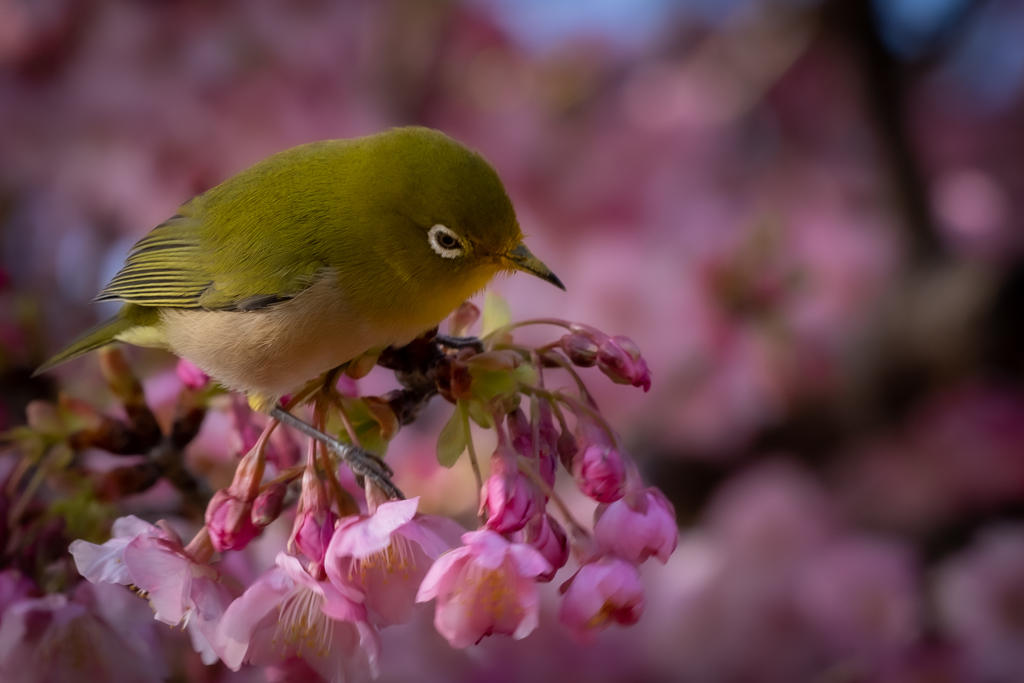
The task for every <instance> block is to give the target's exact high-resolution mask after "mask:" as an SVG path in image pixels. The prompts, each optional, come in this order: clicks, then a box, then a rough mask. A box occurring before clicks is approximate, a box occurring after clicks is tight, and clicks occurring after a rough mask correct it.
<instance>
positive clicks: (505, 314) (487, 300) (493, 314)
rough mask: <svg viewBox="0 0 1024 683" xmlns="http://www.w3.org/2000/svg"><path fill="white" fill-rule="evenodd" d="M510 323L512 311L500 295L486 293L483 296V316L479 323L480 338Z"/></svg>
mask: <svg viewBox="0 0 1024 683" xmlns="http://www.w3.org/2000/svg"><path fill="white" fill-rule="evenodd" d="M510 322H512V309H511V308H510V307H509V305H508V302H507V301H505V299H504V297H502V296H501V295H500V294H494V293H493V292H487V294H486V295H485V296H484V315H483V322H482V323H481V328H480V336H481V337H486V336H487V335H489V334H490V333H491V332H494V331H495V330H496V329H498V328H499V327H504V326H505V325H508V324H509V323H510Z"/></svg>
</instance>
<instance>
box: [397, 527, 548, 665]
mask: <svg viewBox="0 0 1024 683" xmlns="http://www.w3.org/2000/svg"><path fill="white" fill-rule="evenodd" d="M462 542H463V543H464V544H465V545H463V546H462V547H460V548H456V549H455V550H451V551H449V552H447V553H445V554H444V555H442V556H441V557H440V558H438V559H437V561H436V562H434V565H433V566H432V567H431V568H430V571H429V572H427V576H426V577H425V578H424V579H423V583H422V585H420V589H419V592H418V593H417V594H416V601H417V602H426V601H427V600H432V599H434V598H437V611H436V612H435V614H434V626H435V627H436V628H437V631H438V632H439V633H440V634H441V635H442V636H444V637H445V638H446V639H447V640H448V643H449V644H450V645H451V646H452V647H456V648H463V647H466V646H468V645H472V644H473V643H478V642H480V640H482V639H483V638H484V637H485V636H489V635H491V634H494V633H503V634H510V635H511V636H512V637H513V638H516V639H517V640H518V639H520V638H525V637H526V636H527V635H529V634H530V633H531V632H532V631H533V630H534V629H535V628H536V627H537V621H538V607H539V605H538V597H537V584H536V577H537V576H540V575H542V574H545V573H547V572H549V571H551V565H550V564H549V563H548V561H547V560H545V559H544V556H543V555H541V554H540V553H539V552H537V550H536V549H534V548H532V547H530V546H528V545H526V544H524V543H510V542H509V541H507V540H506V539H505V538H504V537H503V536H501V535H500V534H497V533H495V532H493V531H491V530H490V529H481V530H479V531H471V532H469V533H466V534H463V536H462Z"/></svg>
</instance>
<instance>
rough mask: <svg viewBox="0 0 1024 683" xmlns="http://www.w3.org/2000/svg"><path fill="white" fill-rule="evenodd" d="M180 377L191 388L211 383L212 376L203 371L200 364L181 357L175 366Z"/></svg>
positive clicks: (198, 387)
mask: <svg viewBox="0 0 1024 683" xmlns="http://www.w3.org/2000/svg"><path fill="white" fill-rule="evenodd" d="M175 372H176V373H177V375H178V379H180V380H181V383H182V384H184V385H185V386H186V387H188V388H189V389H202V388H203V387H205V386H206V385H207V384H209V383H210V376H209V375H207V374H206V373H205V372H203V371H202V370H201V369H200V368H199V366H198V365H196V364H195V363H193V362H192V361H188V360H185V359H184V358H181V359H179V360H178V365H177V367H176V368H175Z"/></svg>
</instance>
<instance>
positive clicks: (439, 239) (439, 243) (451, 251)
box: [427, 223, 465, 258]
mask: <svg viewBox="0 0 1024 683" xmlns="http://www.w3.org/2000/svg"><path fill="white" fill-rule="evenodd" d="M427 239H428V240H429V241H430V248H431V249H433V250H434V251H435V252H436V253H437V255H438V256H440V257H442V258H455V257H457V256H462V254H463V252H464V251H465V249H463V248H462V240H460V239H459V236H458V235H456V234H455V233H454V232H452V231H451V230H449V229H448V228H446V227H445V226H443V225H441V224H440V223H438V224H437V225H435V226H434V227H432V228H431V229H430V231H429V232H428V233H427Z"/></svg>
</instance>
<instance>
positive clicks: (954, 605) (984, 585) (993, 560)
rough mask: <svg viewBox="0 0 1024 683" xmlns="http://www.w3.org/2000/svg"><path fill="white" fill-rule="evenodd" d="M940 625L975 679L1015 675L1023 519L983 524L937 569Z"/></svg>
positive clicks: (1023, 645)
mask: <svg viewBox="0 0 1024 683" xmlns="http://www.w3.org/2000/svg"><path fill="white" fill-rule="evenodd" d="M936 596H937V602H938V608H939V617H940V620H941V623H942V627H943V629H944V630H945V632H946V633H948V634H949V635H950V636H951V637H952V638H953V639H954V640H955V642H957V643H958V644H960V645H961V647H962V648H963V649H964V651H965V655H966V658H967V660H968V661H969V662H970V664H971V666H972V668H973V669H974V670H975V672H976V674H977V675H978V677H979V678H980V679H983V680H993V681H994V680H1000V681H1003V680H1005V681H1011V680H1018V679H1019V676H1020V673H1021V671H1024V616H1022V615H1024V609H1022V606H1024V525H1020V524H1016V525H1005V526H996V527H993V528H991V529H988V530H986V531H985V532H984V533H983V534H982V535H981V536H980V537H979V538H978V540H976V541H975V542H974V543H973V544H972V545H971V546H970V547H969V548H968V549H967V550H965V551H963V552H962V553H960V554H959V555H956V556H954V557H953V558H951V559H949V560H947V561H946V562H945V563H944V564H943V565H942V566H941V567H940V569H939V573H938V576H937V582H936Z"/></svg>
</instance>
